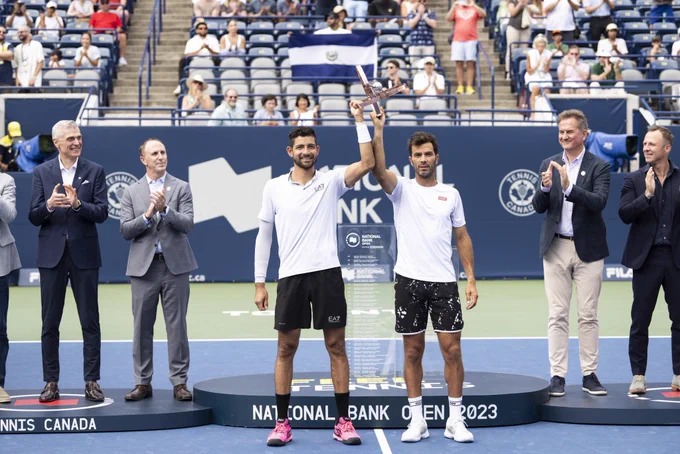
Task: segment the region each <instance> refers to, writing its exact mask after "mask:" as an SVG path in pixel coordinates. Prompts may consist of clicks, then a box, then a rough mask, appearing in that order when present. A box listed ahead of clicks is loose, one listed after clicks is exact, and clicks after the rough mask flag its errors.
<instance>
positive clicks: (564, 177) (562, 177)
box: [550, 161, 570, 190]
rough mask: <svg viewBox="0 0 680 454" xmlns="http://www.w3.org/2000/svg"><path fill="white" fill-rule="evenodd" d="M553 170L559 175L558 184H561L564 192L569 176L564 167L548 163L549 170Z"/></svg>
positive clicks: (567, 185)
mask: <svg viewBox="0 0 680 454" xmlns="http://www.w3.org/2000/svg"><path fill="white" fill-rule="evenodd" d="M553 167H554V168H555V169H557V171H558V172H559V173H560V182H561V183H562V189H563V190H566V189H567V188H568V187H569V184H570V183H569V175H568V174H567V168H566V166H561V165H559V164H558V163H556V162H555V161H551V162H550V168H553Z"/></svg>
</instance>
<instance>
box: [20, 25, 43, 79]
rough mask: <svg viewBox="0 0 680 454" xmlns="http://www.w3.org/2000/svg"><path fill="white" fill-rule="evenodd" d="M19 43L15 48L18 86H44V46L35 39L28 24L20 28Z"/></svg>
mask: <svg viewBox="0 0 680 454" xmlns="http://www.w3.org/2000/svg"><path fill="white" fill-rule="evenodd" d="M19 41H21V44H19V45H18V46H17V47H16V48H15V49H14V66H15V67H16V68H17V80H16V86H17V87H40V86H42V68H43V66H45V57H44V54H43V47H42V44H40V43H39V42H38V41H33V35H31V29H30V28H28V26H27V25H24V26H23V27H21V28H19Z"/></svg>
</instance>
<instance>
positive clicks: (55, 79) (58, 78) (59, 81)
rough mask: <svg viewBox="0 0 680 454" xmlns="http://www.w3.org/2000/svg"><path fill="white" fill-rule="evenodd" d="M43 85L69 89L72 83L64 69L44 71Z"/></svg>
mask: <svg viewBox="0 0 680 454" xmlns="http://www.w3.org/2000/svg"><path fill="white" fill-rule="evenodd" d="M43 84H44V85H47V86H48V87H68V86H70V85H71V81H70V80H69V79H68V74H67V73H66V71H64V70H63V69H48V70H44V71H43Z"/></svg>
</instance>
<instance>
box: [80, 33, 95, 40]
mask: <svg viewBox="0 0 680 454" xmlns="http://www.w3.org/2000/svg"><path fill="white" fill-rule="evenodd" d="M83 35H87V36H89V37H90V41H92V33H90V32H82V33H81V34H80V39H83Z"/></svg>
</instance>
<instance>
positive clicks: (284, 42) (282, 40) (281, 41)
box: [276, 34, 290, 47]
mask: <svg viewBox="0 0 680 454" xmlns="http://www.w3.org/2000/svg"><path fill="white" fill-rule="evenodd" d="M289 39H290V36H288V35H287V34H283V35H279V37H278V38H277V40H276V43H277V44H278V45H279V47H288V40H289Z"/></svg>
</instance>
